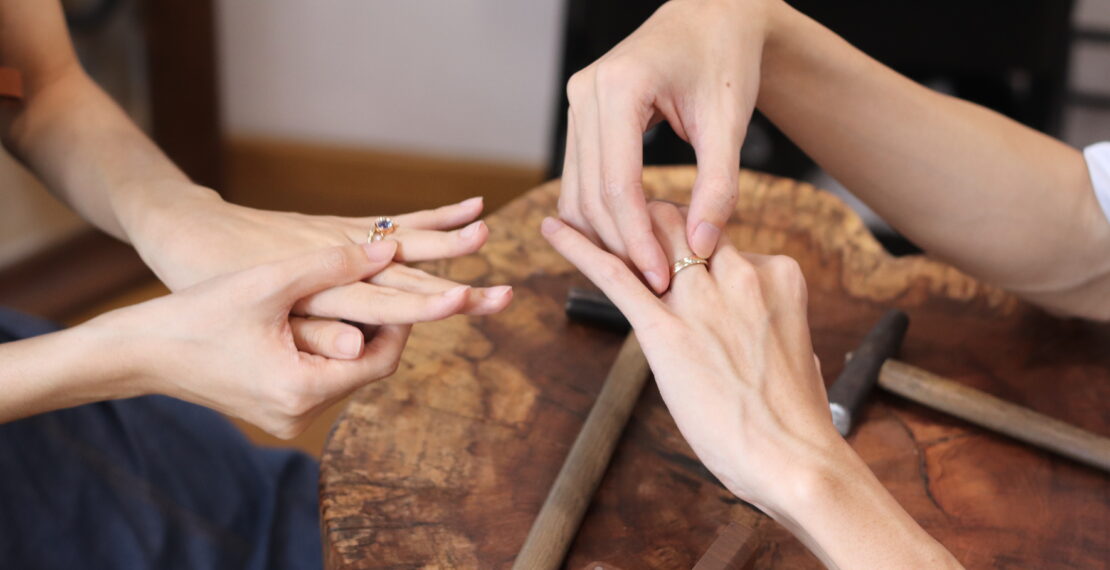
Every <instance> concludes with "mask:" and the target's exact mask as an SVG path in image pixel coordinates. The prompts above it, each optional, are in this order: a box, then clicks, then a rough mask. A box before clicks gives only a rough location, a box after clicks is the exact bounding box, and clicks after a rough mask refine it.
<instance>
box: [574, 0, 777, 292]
mask: <svg viewBox="0 0 1110 570" xmlns="http://www.w3.org/2000/svg"><path fill="white" fill-rule="evenodd" d="M763 4H764V3H763V2H759V1H744V2H737V1H734V0H672V1H671V2H667V3H666V4H664V5H663V6H662V7H661V8H659V10H658V11H657V12H656V13H655V14H654V15H653V16H652V17H651V18H649V19H648V20H647V21H646V22H645V23H644V24H643V25H642V26H641V27H640V28H639V29H638V30H636V31H635V32H634V33H633V34H632V35H631V36H629V37H628V38H626V39H625V40H624V41H622V42H621V43H620V44H618V45H617V46H616V47H614V48H613V49H612V50H611V51H610V52H609V53H607V54H605V55H604V56H602V57H601V59H599V60H597V61H596V62H594V63H593V64H591V65H590V66H588V67H586V68H585V69H583V70H581V71H579V72H578V73H576V74H575V75H574V76H573V77H571V79H570V82H569V83H568V84H567V97H568V99H569V101H570V109H569V111H568V113H567V137H566V139H567V143H566V155H565V161H564V166H563V176H562V184H563V187H562V193H561V195H560V197H559V215H560V217H562V218H563V219H564V220H565V221H567V222H568V223H570V224H571V225H572V226H574V227H575V228H577V229H578V230H579V232H581V233H582V234H583V235H585V236H587V237H588V238H590V239H591V240H593V241H594V242H595V243H600V244H604V245H605V246H606V248H608V249H609V250H610V251H612V252H614V253H616V254H617V256H618V257H621V258H622V259H624V260H629V261H631V262H632V264H633V265H634V266H635V267H636V268H637V269H638V270H639V271H640V272H641V274H642V275H643V277H644V280H645V281H647V283H648V284H649V285H650V286H651V287H652V288H653V289H654V290H655V291H656V292H657V293H662V292H663V291H665V290H666V289H667V286H668V283H669V277H670V274H669V272H668V263H667V262H668V260H667V259H666V258H665V255H664V250H663V247H664V246H663V245H662V244H660V243H659V242H658V240H657V239H656V237H655V236H654V235H653V234H652V226H651V220H650V219H649V216H648V212H647V208H646V206H645V197H644V192H643V188H642V185H641V179H642V175H643V134H644V132H645V131H647V130H648V129H649V128H651V127H652V126H653V125H655V124H656V123H658V122H660V121H664V120H665V121H667V122H668V123H669V124H670V126H671V128H672V129H674V131H675V133H677V134H678V136H680V137H682V138H683V139H684V140H686V141H688V142H689V143H690V144H691V145H693V147H694V150H695V152H696V153H697V162H698V177H697V181H696V182H695V183H694V188H693V195H692V198H691V203H690V215H689V216H688V218H687V220H686V223H685V231H684V232H683V235H684V240H685V241H686V243H688V244H689V248H690V249H691V250H692V251H694V252H695V253H696V254H698V255H700V256H702V257H708V256H709V255H711V254H712V253H713V251H714V248H715V247H716V246H717V242H718V239H719V238H720V236H721V230H722V228H724V224H725V222H726V220H727V219H728V217H729V215H730V214H731V213H732V208H733V206H734V204H735V203H736V198H737V172H738V169H739V162H740V146H741V143H742V142H743V139H744V134H745V132H746V131H747V127H748V121H749V120H750V119H751V114H752V110H753V109H754V107H755V103H756V96H757V94H758V88H759V70H760V61H761V57H762V50H763V42H764V34H765V30H764V20H765V18H766V16H765V14H764V8H765V7H764V5H763Z"/></svg>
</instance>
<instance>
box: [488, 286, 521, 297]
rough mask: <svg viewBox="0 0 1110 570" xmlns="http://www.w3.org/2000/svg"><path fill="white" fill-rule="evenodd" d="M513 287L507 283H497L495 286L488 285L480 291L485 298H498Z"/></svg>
mask: <svg viewBox="0 0 1110 570" xmlns="http://www.w3.org/2000/svg"><path fill="white" fill-rule="evenodd" d="M512 290H513V288H512V287H510V286H508V285H498V286H497V287H490V288H489V289H486V290H485V291H482V296H483V297H485V298H487V299H500V298H501V297H504V296H505V295H507V294H508V293H509V291H512Z"/></svg>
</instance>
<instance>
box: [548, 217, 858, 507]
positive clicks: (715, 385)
mask: <svg viewBox="0 0 1110 570" xmlns="http://www.w3.org/2000/svg"><path fill="white" fill-rule="evenodd" d="M647 209H648V212H649V216H650V219H651V221H652V227H653V230H654V233H653V236H654V237H655V239H657V240H658V243H660V244H662V249H663V251H664V255H666V256H667V259H668V260H678V259H682V258H683V257H686V256H689V255H691V251H690V249H689V247H688V246H687V244H686V240H685V236H684V232H683V227H684V221H685V220H684V217H683V215H682V213H681V212H680V211H679V210H678V208H677V207H675V206H674V205H672V204H669V203H663V202H653V203H651V204H649V205H648V208H647ZM542 230H543V233H544V235H545V236H546V237H547V239H548V241H550V242H551V244H552V245H553V246H554V247H555V249H556V250H558V251H559V253H561V254H562V255H563V256H564V257H566V258H567V259H568V260H569V261H570V262H571V263H573V264H574V265H575V266H577V267H578V268H579V269H580V270H581V271H582V272H583V273H585V274H586V276H587V277H589V278H590V280H591V281H593V282H594V284H596V285H597V286H598V287H600V288H601V289H602V291H604V292H605V294H606V295H608V296H609V298H610V299H612V301H613V302H614V303H616V305H617V306H618V307H619V308H620V309H621V311H622V312H623V313H624V314H625V315H626V316H627V317H628V319H629V321H630V322H631V323H632V326H633V328H634V329H635V331H636V335H637V337H638V338H639V341H640V345H641V346H642V347H643V350H644V355H645V356H646V357H647V360H648V362H649V363H650V365H651V369H652V371H653V372H654V373H655V379H656V382H657V383H658V385H659V391H660V393H661V394H662V395H663V399H664V401H665V402H666V403H667V408H668V409H669V410H670V411H671V414H672V415H673V416H674V419H675V422H676V424H677V425H678V428H679V430H680V431H681V432H682V434H683V436H684V437H685V438H686V440H687V441H688V442H689V443H690V446H691V447H692V448H693V450H694V452H695V453H696V454H697V455H698V457H699V458H700V459H701V460H702V461H703V462H704V463H705V465H706V467H708V468H709V469H710V471H712V472H713V473H714V474H715V475H716V476H717V477H718V478H720V479H721V481H722V482H724V483H725V484H726V485H727V486H728V488H729V489H730V490H731V491H733V492H734V493H735V494H737V495H738V496H739V497H741V498H743V499H745V500H747V501H749V502H752V503H753V504H756V505H759V506H761V507H764V508H769V509H772V510H774V509H777V508H780V503H781V502H782V499H781V498H780V497H779V493H780V492H781V490H782V489H783V488H784V485H783V483H784V481H786V480H787V479H788V477H789V474H790V473H792V472H794V471H795V470H797V469H799V468H801V467H803V466H804V465H805V463H806V462H807V461H809V460H810V459H811V458H815V457H820V456H821V455H822V454H823V451H822V448H825V447H826V446H828V445H830V444H831V443H833V442H836V441H838V440H839V439H840V438H839V436H838V435H837V434H836V431H835V430H834V429H833V426H832V419H831V417H830V414H829V406H828V400H827V397H826V395H825V387H824V384H823V383H822V380H821V375H820V373H819V369H818V366H817V363H816V360H815V357H814V354H813V349H812V346H811V344H810V338H809V325H808V323H807V320H806V286H805V280H804V278H803V276H802V273H801V270H800V269H799V268H798V264H797V263H796V262H795V261H794V260H793V259H791V258H789V257H785V256H767V255H757V254H751V253H743V252H740V251H737V250H736V248H734V247H733V246H732V245H731V244H729V243H727V242H722V243H721V244H720V245H718V246H717V247H716V253H714V254H713V255H712V256H711V257H710V258H709V264H708V266H705V265H694V266H691V267H689V268H687V269H684V270H683V271H682V272H680V273H679V274H677V275H675V276H674V280H673V283H672V284H671V288H670V290H669V291H668V292H667V294H666V295H664V296H663V297H662V298H658V297H656V296H655V294H654V293H652V292H651V291H650V290H649V289H647V288H646V287H644V285H643V284H642V283H641V282H640V281H639V280H638V279H637V278H636V276H635V275H634V274H633V273H632V271H630V270H629V269H628V268H627V267H626V266H625V265H624V263H622V262H621V261H620V260H619V259H618V258H617V257H615V256H613V255H612V254H609V253H606V252H604V251H602V250H601V249H599V248H598V247H597V246H595V245H594V244H593V243H591V242H590V241H589V240H588V239H586V238H585V237H584V236H582V235H581V234H580V233H578V232H577V231H575V230H574V229H573V228H571V227H569V226H567V225H566V224H563V223H562V222H560V221H558V220H555V219H553V218H548V219H547V220H545V221H544V223H543V228H542ZM738 458H742V460H738Z"/></svg>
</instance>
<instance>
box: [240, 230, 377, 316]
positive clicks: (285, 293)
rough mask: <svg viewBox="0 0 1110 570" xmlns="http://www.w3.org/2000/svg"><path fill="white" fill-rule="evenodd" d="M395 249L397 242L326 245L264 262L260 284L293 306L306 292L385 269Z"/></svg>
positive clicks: (312, 292) (283, 301)
mask: <svg viewBox="0 0 1110 570" xmlns="http://www.w3.org/2000/svg"><path fill="white" fill-rule="evenodd" d="M396 253H397V242H396V241H393V240H382V241H376V242H373V243H364V244H355V245H347V246H339V247H329V248H326V249H321V250H317V251H314V252H312V253H308V254H305V255H302V256H299V257H295V258H293V259H288V260H285V261H279V262H277V263H273V264H270V265H267V266H263V267H262V268H260V269H262V272H261V275H260V276H257V277H258V278H259V279H260V280H262V281H263V282H262V283H261V284H260V288H268V290H270V291H272V293H271V295H270V296H271V298H272V299H273V300H274V301H275V302H277V303H278V304H280V305H289V306H292V305H293V303H296V302H297V301H298V300H300V299H302V298H304V297H307V296H309V295H312V294H315V293H318V292H320V291H323V290H324V289H330V288H332V287H337V286H339V285H346V284H348V283H354V282H355V281H361V280H362V279H365V278H367V277H369V276H371V275H374V274H375V273H377V272H379V271H381V270H382V269H385V267H386V266H388V265H389V264H390V262H391V261H393V256H394V255H395V254H396Z"/></svg>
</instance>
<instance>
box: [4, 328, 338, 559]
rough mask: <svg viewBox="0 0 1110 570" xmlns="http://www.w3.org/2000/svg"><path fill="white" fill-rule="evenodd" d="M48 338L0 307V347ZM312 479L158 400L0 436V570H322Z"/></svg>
mask: <svg viewBox="0 0 1110 570" xmlns="http://www.w3.org/2000/svg"><path fill="white" fill-rule="evenodd" d="M53 330H56V327H55V326H53V325H51V324H50V323H47V322H44V321H42V320H40V319H36V318H33V317H28V316H26V315H21V314H18V313H14V312H12V311H6V310H3V309H0V342H6V341H11V340H17V339H20V338H26V337H29V336H34V335H37V334H44V333H47V332H51V331H53ZM0 397H2V387H0ZM317 473H318V467H317V465H316V462H315V461H313V460H312V459H311V458H310V457H308V456H306V455H304V454H302V453H298V452H294V451H289V450H278V449H268V448H263V447H258V446H255V445H252V444H251V443H250V442H249V441H247V439H246V438H245V437H243V435H242V433H241V432H240V431H239V430H238V429H237V428H236V427H235V426H234V425H232V424H231V423H230V422H228V421H227V420H226V419H224V418H223V417H222V416H220V415H219V414H217V413H215V412H213V411H211V410H208V409H206V408H203V407H200V406H196V405H193V404H189V403H185V402H182V401H179V400H174V399H172V398H167V397H163V396H147V397H142V398H133V399H129V400H118V401H112V402H101V403H97V404H90V405H86V406H80V407H77V408H71V409H66V410H59V411H55V412H50V413H46V414H41V415H38V416H34V417H31V418H26V419H22V420H18V421H14V422H10V423H7V424H0V568H18V569H21V570H23V569H27V570H32V569H38V568H42V569H54V568H59V569H62V568H64V569H67V570H69V569H75V568H89V569H97V568H105V569H107V568H111V569H117V568H124V569H131V568H135V569H142V568H157V569H176V568H189V569H193V568H203V569H209V568H211V569H224V568H228V569H250V570H262V569H270V568H273V569H315V568H320V567H321V566H322V559H321V556H322V551H321V548H320V531H319V524H318V517H319V514H318V510H317V499H316V484H317Z"/></svg>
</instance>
